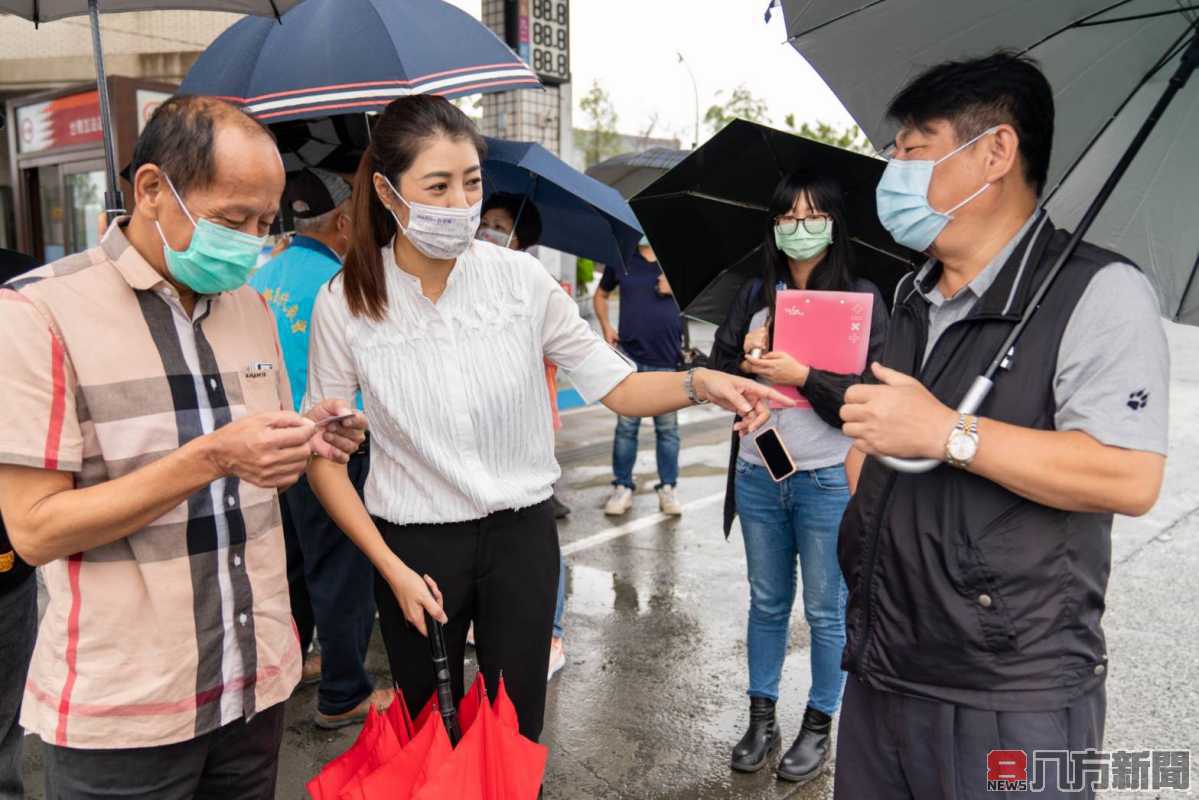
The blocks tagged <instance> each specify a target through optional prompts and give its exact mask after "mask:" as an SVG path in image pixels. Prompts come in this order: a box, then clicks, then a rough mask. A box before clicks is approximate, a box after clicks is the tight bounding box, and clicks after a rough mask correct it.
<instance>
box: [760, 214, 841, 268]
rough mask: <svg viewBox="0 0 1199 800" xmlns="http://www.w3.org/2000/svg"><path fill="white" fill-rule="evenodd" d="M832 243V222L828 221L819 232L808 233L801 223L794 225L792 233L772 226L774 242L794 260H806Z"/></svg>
mask: <svg viewBox="0 0 1199 800" xmlns="http://www.w3.org/2000/svg"><path fill="white" fill-rule="evenodd" d="M832 243H833V223H832V222H831V221H830V222H829V223H828V224H827V225H825V226H824V230H823V231H821V232H820V233H808V232H807V230H805V229H804V226H803V225H799V226H797V227H796V229H795V232H794V233H783V232H782V231H781V230H779V226H777V225H776V226H774V244H775V246H776V247H778V249H779V250H782V251H783V252H784V253H786V254H787V255H788V256H789V257H791V258H794V259H795V260H796V261H807V260H808V259H809V258H814V257H815V256H818V255H820V254H821V253H823V252H824V251H825V250H827V249H828V247H829V245H831V244H832Z"/></svg>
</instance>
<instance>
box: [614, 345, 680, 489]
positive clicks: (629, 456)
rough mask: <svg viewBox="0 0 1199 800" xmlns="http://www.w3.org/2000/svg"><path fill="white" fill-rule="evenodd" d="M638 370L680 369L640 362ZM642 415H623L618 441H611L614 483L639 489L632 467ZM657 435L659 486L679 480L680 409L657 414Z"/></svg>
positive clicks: (635, 461)
mask: <svg viewBox="0 0 1199 800" xmlns="http://www.w3.org/2000/svg"><path fill="white" fill-rule="evenodd" d="M637 371H638V372H677V370H675V369H674V368H672V367H649V366H646V365H645V364H638V365H637ZM640 427H641V417H620V418H619V419H618V420H617V422H616V441H615V442H614V443H613V444H612V472H613V473H614V475H615V480H613V481H612V483H613V485H615V486H627V487H628V488H630V489H632V490H634V491H636V490H637V484H635V483H634V482H633V466H634V465H635V464H636V463H637V431H638V429H639V428H640ZM654 433H655V435H656V437H657V453H658V485H659V486H674V485H676V484H677V483H678V482H679V415H678V413H677V412H674V411H672V412H670V413H669V414H660V415H659V416H656V417H654Z"/></svg>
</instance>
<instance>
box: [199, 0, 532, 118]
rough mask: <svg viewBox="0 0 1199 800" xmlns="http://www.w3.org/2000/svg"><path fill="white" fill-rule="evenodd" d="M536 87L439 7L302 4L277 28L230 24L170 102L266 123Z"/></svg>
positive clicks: (475, 31) (512, 60) (524, 68)
mask: <svg viewBox="0 0 1199 800" xmlns="http://www.w3.org/2000/svg"><path fill="white" fill-rule="evenodd" d="M540 86H541V82H540V81H539V80H538V79H537V76H536V75H535V74H534V73H533V71H532V70H531V69H529V67H528V65H527V64H525V63H524V62H523V61H521V60H520V59H519V58H518V57H517V56H516V54H515V53H513V52H512V51H511V50H510V49H508V47H507V46H506V45H505V44H504V43H503V42H501V41H500V40H499V38H498V37H497V36H496V35H495V34H494V33H492V32H491V31H490V30H488V29H487V28H486V27H484V25H483V24H482V23H480V22H479V21H478V20H476V19H475V18H474V17H472V16H470V15H469V14H467V13H466V12H465V11H462V10H461V9H459V8H456V7H454V6H452V5H450V4H449V3H446V2H443V0H402V2H401V1H400V0H307V1H306V2H304V3H301V4H300V5H298V6H296V8H295V9H293V10H292V11H291V12H289V13H287V14H284V15H283V18H282V24H278V23H276V22H274V21H272V20H268V19H259V18H254V17H247V18H246V19H243V20H240V21H239V22H236V23H234V24H233V25H232V26H230V28H229V29H228V30H226V31H225V32H224V33H222V34H221V35H220V36H218V37H217V39H216V41H215V42H213V43H212V44H211V45H209V47H208V49H206V50H205V51H204V52H203V53H201V54H200V58H199V59H198V60H197V61H196V63H195V65H194V66H193V67H192V68H191V70H190V71H189V72H188V73H187V77H186V78H184V79H183V84H182V85H181V86H180V87H179V92H180V93H181V94H206V95H213V96H216V97H222V98H225V99H227V100H230V101H232V102H235V103H239V104H241V105H242V106H243V107H244V108H245V110H246V111H248V112H249V113H251V114H253V115H254V116H255V117H257V118H258V119H260V120H262V121H264V122H272V123H273V122H283V121H286V120H295V119H311V118H313V117H327V116H330V115H332V114H349V113H355V112H365V111H378V110H379V109H381V108H383V106H385V105H387V104H388V103H390V102H391V101H392V100H394V99H396V98H397V97H403V96H405V95H409V94H440V95H444V96H445V97H460V96H463V95H470V94H480V93H484V92H503V91H509V90H512V89H528V88H536V87H540Z"/></svg>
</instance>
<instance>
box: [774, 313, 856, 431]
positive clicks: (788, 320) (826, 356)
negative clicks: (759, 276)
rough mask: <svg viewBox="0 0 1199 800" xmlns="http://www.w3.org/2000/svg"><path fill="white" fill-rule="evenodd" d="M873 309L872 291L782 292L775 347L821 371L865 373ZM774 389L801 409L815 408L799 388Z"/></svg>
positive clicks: (775, 320)
mask: <svg viewBox="0 0 1199 800" xmlns="http://www.w3.org/2000/svg"><path fill="white" fill-rule="evenodd" d="M873 307H874V295H873V294H870V293H867V292H814V291H806V290H791V291H782V292H779V293H778V299H777V301H776V304H775V309H774V343H773V345H774V347H773V349H775V350H781V351H782V352H785V353H789V354H790V355H791V356H792V357H793V358H795V360H796V361H798V362H799V363H801V364H807V365H808V366H809V367H815V368H816V369H822V370H826V371H828V372H839V373H842V374H857V373H861V372H862V371H863V370H865V369H866V351H867V349H868V347H869V345H870V313H871V310H872V309H873ZM774 388H776V389H778V390H779V391H780V392H782V393H783V394H785V395H787V396H788V397H791V398H792V399H794V400H795V401H796V408H811V407H812V404H811V403H809V402H808V401H807V398H805V397H804V396H803V394H802V393H801V392H800V391H799V390H797V389H796V388H795V387H794V386H776V387H774Z"/></svg>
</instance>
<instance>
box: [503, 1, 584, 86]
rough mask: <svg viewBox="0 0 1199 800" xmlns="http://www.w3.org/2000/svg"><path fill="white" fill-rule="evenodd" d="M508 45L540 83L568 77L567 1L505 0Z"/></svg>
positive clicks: (563, 81)
mask: <svg viewBox="0 0 1199 800" xmlns="http://www.w3.org/2000/svg"><path fill="white" fill-rule="evenodd" d="M507 22H508V24H506V25H505V27H506V28H507V30H508V31H509V36H508V40H509V41H508V44H509V45H510V46H512V48H513V49H514V50H516V53H517V55H519V56H520V57H521V59H522V60H524V61H525V62H526V63H527V64H528V65H529V66H531V67H532V68H533V71H534V72H536V73H537V77H539V78H541V80H542V81H543V82H544V83H548V84H558V83H566V82H567V81H569V80H570V0H509V4H508V19H507Z"/></svg>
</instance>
